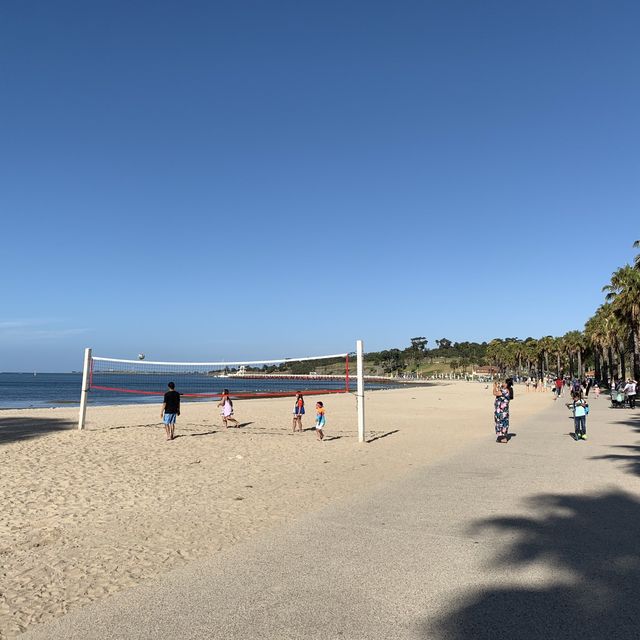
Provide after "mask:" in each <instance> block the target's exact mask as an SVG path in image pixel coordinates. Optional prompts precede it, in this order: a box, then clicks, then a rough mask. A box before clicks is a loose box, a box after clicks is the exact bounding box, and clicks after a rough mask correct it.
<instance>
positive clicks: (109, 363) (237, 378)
mask: <svg viewBox="0 0 640 640" xmlns="http://www.w3.org/2000/svg"><path fill="white" fill-rule="evenodd" d="M169 382H173V383H174V384H175V387H176V391H178V392H179V393H180V394H181V395H182V396H183V397H186V398H219V397H220V396H221V394H222V392H223V390H228V392H229V395H230V396H231V397H234V398H263V397H278V396H280V397H282V396H289V395H295V394H296V393H297V392H301V393H303V394H305V395H314V394H327V393H349V392H350V391H351V387H352V380H351V376H350V372H349V354H348V353H340V354H333V355H323V356H309V357H303V358H282V359H277V360H253V361H238V362H155V361H148V360H122V359H117V358H103V357H97V356H93V355H91V356H90V362H89V379H88V385H87V390H88V391H89V392H90V393H91V392H94V393H95V394H96V395H97V396H105V395H109V396H111V395H114V394H128V395H129V396H131V395H139V396H161V395H162V394H164V393H165V391H166V390H167V384H168V383H169Z"/></svg>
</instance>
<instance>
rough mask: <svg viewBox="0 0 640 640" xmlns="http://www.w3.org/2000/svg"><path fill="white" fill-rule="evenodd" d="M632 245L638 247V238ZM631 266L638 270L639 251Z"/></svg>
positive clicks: (639, 266) (639, 243)
mask: <svg viewBox="0 0 640 640" xmlns="http://www.w3.org/2000/svg"><path fill="white" fill-rule="evenodd" d="M633 246H634V247H636V248H638V247H640V240H636V241H635V242H634V243H633ZM633 266H634V268H635V269H638V270H640V253H639V254H638V255H637V256H636V261H635V264H634V265H633ZM636 380H637V378H636Z"/></svg>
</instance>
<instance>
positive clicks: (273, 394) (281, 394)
mask: <svg viewBox="0 0 640 640" xmlns="http://www.w3.org/2000/svg"><path fill="white" fill-rule="evenodd" d="M91 388H92V389H100V390H101V391H116V392H118V393H132V394H135V395H141V396H164V393H165V392H164V391H140V390H138V389H121V388H119V387H101V386H98V385H95V386H93V387H91ZM297 393H298V392H297V391H268V392H267V391H255V392H253V393H252V392H246V393H243V392H240V393H230V394H229V397H230V398H287V397H289V396H295V395H296V394H297ZM328 393H347V390H346V389H313V390H311V391H305V392H304V393H303V394H302V395H303V396H320V395H326V394H328ZM180 395H181V396H182V397H184V398H221V397H222V394H220V393H181V394H180Z"/></svg>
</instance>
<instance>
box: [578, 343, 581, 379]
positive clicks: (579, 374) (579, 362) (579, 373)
mask: <svg viewBox="0 0 640 640" xmlns="http://www.w3.org/2000/svg"><path fill="white" fill-rule="evenodd" d="M581 377H582V349H578V378H581Z"/></svg>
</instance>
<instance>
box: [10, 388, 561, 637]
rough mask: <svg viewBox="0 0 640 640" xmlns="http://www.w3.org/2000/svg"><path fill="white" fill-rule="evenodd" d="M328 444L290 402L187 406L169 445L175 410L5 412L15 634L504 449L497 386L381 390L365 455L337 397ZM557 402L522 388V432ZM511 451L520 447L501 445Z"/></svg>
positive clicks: (372, 401)
mask: <svg viewBox="0 0 640 640" xmlns="http://www.w3.org/2000/svg"><path fill="white" fill-rule="evenodd" d="M322 399H323V400H324V402H325V405H326V408H327V429H326V435H327V438H326V439H325V441H324V442H318V441H316V438H315V433H314V432H313V431H312V430H311V427H312V424H313V406H314V404H315V400H316V398H308V399H307V415H306V417H305V420H304V424H303V426H304V427H305V429H308V430H307V431H305V432H304V433H302V434H292V433H291V410H292V406H293V400H292V399H291V398H283V399H270V400H247V401H238V402H236V403H235V404H236V418H237V419H238V420H239V421H240V424H241V428H239V429H228V430H225V429H224V428H223V427H222V422H221V419H220V417H219V415H218V410H217V409H216V407H215V405H214V404H213V403H185V404H184V405H183V410H182V416H181V417H180V418H179V422H178V425H177V429H176V435H177V436H178V437H177V438H176V439H175V440H174V441H173V442H166V441H165V439H164V431H163V429H162V427H161V425H160V417H159V416H160V405H136V406H114V407H90V408H89V411H88V415H87V429H86V430H85V431H83V432H78V431H77V430H75V429H73V428H69V427H73V426H74V425H75V423H76V419H77V410H76V409H71V408H69V409H67V408H64V409H37V410H36V409H30V410H20V411H3V412H1V413H0V465H1V468H2V480H3V481H2V483H1V484H0V499H1V501H2V505H3V517H2V521H1V522H0V557H1V561H0V564H1V573H2V580H1V585H2V586H1V592H0V638H13V637H15V636H16V635H17V634H19V633H20V632H21V631H23V630H25V629H26V628H28V627H29V626H33V625H35V624H37V623H39V622H43V621H46V620H49V619H51V618H53V617H55V616H59V615H62V614H64V613H65V612H67V611H69V610H71V609H74V608H76V607H80V606H82V605H84V604H86V603H88V602H91V601H93V600H97V599H101V598H104V597H106V596H108V595H109V594H111V593H114V592H116V591H120V590H122V589H125V588H127V587H130V586H133V585H136V584H139V583H140V582H143V581H147V580H150V579H152V578H153V577H154V576H157V575H158V574H160V573H164V572H166V571H168V570H170V569H171V568H174V567H176V566H179V565H180V564H183V563H185V562H188V561H194V560H197V559H198V558H201V557H208V556H211V555H212V554H214V553H216V552H217V551H218V550H220V549H223V548H226V547H228V546H230V545H234V544H236V543H239V542H242V541H245V540H247V539H249V538H251V537H253V536H256V535H259V534H260V532H262V531H265V530H266V529H269V528H272V527H273V526H275V525H286V524H287V523H288V522H291V521H293V520H295V519H296V518H297V517H299V516H300V515H302V514H304V513H308V512H310V511H313V510H316V509H320V508H322V507H323V506H325V505H326V504H328V503H329V502H333V501H338V500H340V499H341V498H343V497H345V496H347V495H353V494H355V493H357V492H359V491H363V490H365V489H368V488H370V487H372V486H373V485H376V484H380V483H384V482H385V481H388V480H389V479H392V478H397V477H398V476H400V475H401V474H403V473H406V472H408V471H410V470H415V469H416V468H419V467H421V466H424V465H428V464H430V463H431V462H434V461H436V460H441V459H442V458H444V457H446V456H447V455H451V454H453V453H454V452H456V451H457V450H459V448H460V447H462V446H473V442H474V441H478V440H481V439H482V440H486V439H493V437H494V436H493V421H492V412H493V401H492V397H491V391H490V389H486V388H485V385H484V384H479V383H464V382H459V383H443V384H439V385H433V386H424V387H419V388H407V389H401V390H390V391H377V392H371V393H368V394H367V404H366V420H367V438H368V440H369V443H368V444H364V445H359V444H358V441H357V435H356V408H355V397H354V396H353V395H335V396H334V395H332V396H327V397H324V398H322ZM550 402H551V394H550V393H533V392H532V393H525V390H524V387H521V386H517V387H516V400H514V402H513V403H512V407H511V430H512V432H515V433H517V431H518V424H519V422H520V421H522V420H524V419H526V418H527V417H528V416H530V415H532V414H533V413H535V412H536V411H538V410H541V409H543V408H544V407H546V406H548V405H549V403H550ZM496 446H509V445H496Z"/></svg>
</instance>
